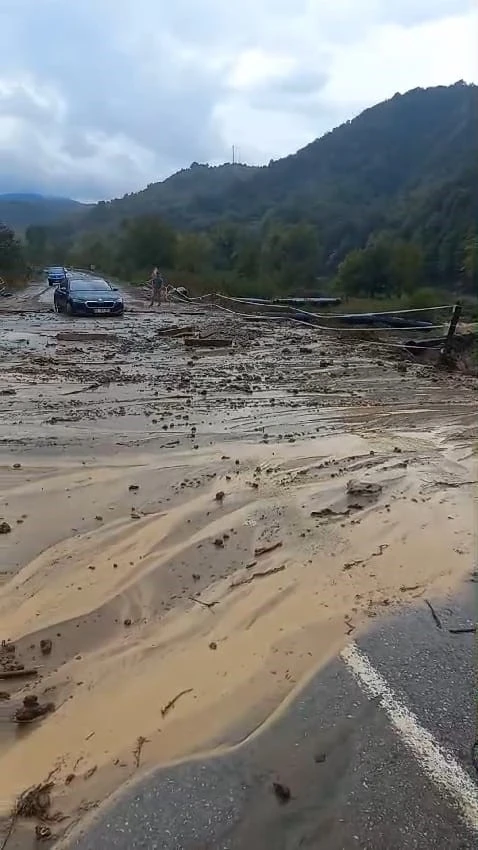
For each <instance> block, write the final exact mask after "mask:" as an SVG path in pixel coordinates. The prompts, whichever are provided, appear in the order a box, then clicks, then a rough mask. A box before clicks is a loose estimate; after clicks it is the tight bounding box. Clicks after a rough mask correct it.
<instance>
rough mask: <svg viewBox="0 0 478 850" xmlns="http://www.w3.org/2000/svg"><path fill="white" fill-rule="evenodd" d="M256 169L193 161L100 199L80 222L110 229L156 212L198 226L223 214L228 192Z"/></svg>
mask: <svg viewBox="0 0 478 850" xmlns="http://www.w3.org/2000/svg"><path fill="white" fill-rule="evenodd" d="M258 171H260V169H259V168H254V167H252V166H249V165H241V164H240V163H235V164H232V163H225V164H224V165H217V166H210V165H205V164H199V163H197V162H193V163H192V165H191V166H190V167H189V168H184V169H182V170H181V171H178V172H177V173H176V174H173V175H171V177H168V178H166V180H163V181H162V182H161V183H151V184H150V185H149V186H147V187H146V189H143V190H142V191H141V192H133V193H131V194H129V195H125V196H124V197H123V198H116V199H114V200H112V201H100V203H98V204H96V206H94V207H93V208H92V209H91V210H90V211H89V212H88V213H87V215H86V216H84V218H83V219H82V221H81V225H80V226H81V228H82V229H83V230H91V229H94V228H98V227H99V228H111V227H115V226H117V225H118V224H120V223H121V221H122V220H124V219H126V218H134V217H136V216H139V215H159V216H161V217H163V218H164V219H165V221H167V222H168V223H169V224H172V225H173V226H174V227H177V228H183V227H186V228H187V227H191V226H192V227H201V226H202V222H203V219H205V220H207V222H208V223H210V222H211V221H214V220H216V219H217V218H220V217H221V216H222V215H223V214H224V203H225V200H226V198H227V197H228V194H229V191H230V190H231V189H232V190H233V191H234V189H235V187H236V186H240V185H241V184H242V183H243V182H247V181H248V180H249V179H250V178H251V177H252V176H253V175H255V174H256V173H257V172H258Z"/></svg>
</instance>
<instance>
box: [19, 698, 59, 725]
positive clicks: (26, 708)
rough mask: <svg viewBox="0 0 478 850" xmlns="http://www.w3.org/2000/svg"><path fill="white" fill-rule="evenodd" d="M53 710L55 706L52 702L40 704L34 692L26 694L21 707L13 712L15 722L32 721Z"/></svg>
mask: <svg viewBox="0 0 478 850" xmlns="http://www.w3.org/2000/svg"><path fill="white" fill-rule="evenodd" d="M53 711H55V706H54V704H53V703H52V702H47V703H45V704H44V705H41V704H40V703H39V702H38V697H37V696H36V695H35V694H28V696H26V697H25V699H24V700H23V708H19V709H17V711H16V712H15V723H19V724H22V723H32V722H33V721H34V720H38V719H39V718H40V717H45V716H46V715H47V714H51V713H52V712H53Z"/></svg>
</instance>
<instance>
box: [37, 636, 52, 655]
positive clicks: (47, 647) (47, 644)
mask: <svg viewBox="0 0 478 850" xmlns="http://www.w3.org/2000/svg"><path fill="white" fill-rule="evenodd" d="M52 649H53V644H52V642H51V640H50V639H49V638H43V640H41V641H40V650H41V653H42V655H50V653H51V651H52Z"/></svg>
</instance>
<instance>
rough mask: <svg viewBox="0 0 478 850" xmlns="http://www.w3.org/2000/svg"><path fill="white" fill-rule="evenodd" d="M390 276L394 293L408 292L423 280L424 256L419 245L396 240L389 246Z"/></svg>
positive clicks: (418, 285)
mask: <svg viewBox="0 0 478 850" xmlns="http://www.w3.org/2000/svg"><path fill="white" fill-rule="evenodd" d="M390 264H391V269H390V276H391V279H392V280H394V286H393V288H394V289H395V292H396V294H398V295H401V294H403V293H405V294H407V295H408V294H410V293H412V292H415V290H417V289H418V288H419V287H420V285H421V283H422V280H423V269H424V258H423V251H422V249H421V248H420V246H419V245H416V244H414V243H413V242H405V241H404V240H397V241H396V242H394V244H393V245H392V247H391V255H390Z"/></svg>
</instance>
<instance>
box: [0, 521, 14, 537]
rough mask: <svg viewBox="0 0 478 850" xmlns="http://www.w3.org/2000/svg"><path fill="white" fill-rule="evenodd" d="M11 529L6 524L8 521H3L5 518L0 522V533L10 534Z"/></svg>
mask: <svg viewBox="0 0 478 850" xmlns="http://www.w3.org/2000/svg"><path fill="white" fill-rule="evenodd" d="M11 530H12V527H11V525H9V524H8V522H5V520H3V521H2V522H0V534H10V532H11Z"/></svg>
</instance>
